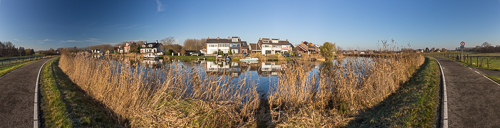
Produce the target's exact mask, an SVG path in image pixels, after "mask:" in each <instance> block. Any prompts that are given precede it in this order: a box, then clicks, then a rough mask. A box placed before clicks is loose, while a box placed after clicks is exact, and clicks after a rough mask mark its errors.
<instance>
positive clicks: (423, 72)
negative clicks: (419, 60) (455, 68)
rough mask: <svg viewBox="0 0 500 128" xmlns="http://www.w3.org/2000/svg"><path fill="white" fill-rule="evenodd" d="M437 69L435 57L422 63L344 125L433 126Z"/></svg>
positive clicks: (436, 104) (436, 102) (438, 74)
mask: <svg viewBox="0 0 500 128" xmlns="http://www.w3.org/2000/svg"><path fill="white" fill-rule="evenodd" d="M439 77H440V71H439V66H438V65H437V63H436V61H435V60H433V59H430V58H429V57H426V58H425V63H424V64H423V65H422V66H421V68H420V69H419V70H418V71H417V73H415V74H414V75H413V77H412V78H411V80H410V81H409V82H407V83H405V84H404V85H403V86H402V87H401V88H400V89H399V90H398V91H396V93H394V94H392V95H390V96H389V97H388V98H387V99H385V100H384V101H382V102H380V104H378V105H376V106H375V107H373V108H369V109H367V110H366V111H365V112H361V113H360V115H359V116H358V118H357V119H355V120H353V121H351V122H349V124H348V125H347V126H348V127H436V120H437V118H438V116H437V115H438V114H436V113H437V112H438V111H437V109H438V105H439V82H440V78H439Z"/></svg>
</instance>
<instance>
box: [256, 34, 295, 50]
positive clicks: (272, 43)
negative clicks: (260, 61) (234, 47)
mask: <svg viewBox="0 0 500 128" xmlns="http://www.w3.org/2000/svg"><path fill="white" fill-rule="evenodd" d="M257 47H260V49H261V50H262V52H261V53H262V54H275V53H278V54H281V53H285V52H288V51H292V48H293V46H292V44H291V43H290V42H288V39H286V41H282V40H280V39H270V38H259V41H258V42H257ZM252 49H253V47H252Z"/></svg>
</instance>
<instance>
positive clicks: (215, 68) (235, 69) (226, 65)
mask: <svg viewBox="0 0 500 128" xmlns="http://www.w3.org/2000/svg"><path fill="white" fill-rule="evenodd" d="M206 65H207V68H206V72H207V74H210V75H231V76H232V77H239V76H240V75H241V72H245V71H246V69H245V67H244V66H240V64H239V63H237V62H214V61H207V62H206Z"/></svg>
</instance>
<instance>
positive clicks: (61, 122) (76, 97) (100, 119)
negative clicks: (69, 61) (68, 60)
mask: <svg viewBox="0 0 500 128" xmlns="http://www.w3.org/2000/svg"><path fill="white" fill-rule="evenodd" d="M58 63H59V58H56V59H53V60H51V61H49V62H47V63H46V64H45V66H44V68H43V69H42V73H41V74H42V75H41V77H40V78H41V79H40V82H41V86H40V90H41V95H42V99H43V100H42V101H43V102H42V103H41V108H42V111H43V118H44V119H45V126H46V127H122V125H120V124H119V123H117V122H116V121H114V120H113V118H116V117H115V115H114V114H112V111H110V110H107V109H106V108H105V107H103V106H102V105H101V104H100V103H99V102H98V101H96V100H94V99H93V98H92V97H91V96H89V95H87V94H86V93H85V92H84V91H83V90H81V89H80V88H79V87H78V86H76V85H75V84H74V83H73V82H72V81H71V80H70V79H69V78H68V76H66V74H64V72H63V71H62V70H61V69H60V68H59V67H58ZM108 113H109V114H108Z"/></svg>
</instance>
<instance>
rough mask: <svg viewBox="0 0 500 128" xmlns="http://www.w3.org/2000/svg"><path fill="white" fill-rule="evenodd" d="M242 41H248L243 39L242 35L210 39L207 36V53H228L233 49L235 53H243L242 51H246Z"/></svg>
mask: <svg viewBox="0 0 500 128" xmlns="http://www.w3.org/2000/svg"><path fill="white" fill-rule="evenodd" d="M242 43H246V41H241V39H240V37H237V36H233V37H227V39H221V38H219V37H217V38H216V39H210V37H209V38H207V54H214V53H218V52H219V51H222V52H224V53H228V52H229V50H231V53H233V54H234V53H242V51H244V52H246V50H244V49H243V47H242V45H243V44H242ZM245 45H246V44H245Z"/></svg>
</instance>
